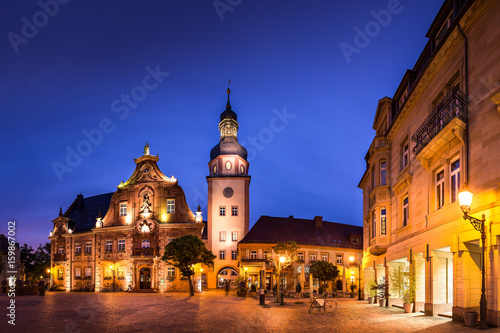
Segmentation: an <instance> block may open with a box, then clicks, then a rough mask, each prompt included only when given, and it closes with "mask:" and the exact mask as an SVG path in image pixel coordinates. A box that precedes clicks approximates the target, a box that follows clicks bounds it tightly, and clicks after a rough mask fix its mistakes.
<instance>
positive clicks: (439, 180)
mask: <svg viewBox="0 0 500 333" xmlns="http://www.w3.org/2000/svg"><path fill="white" fill-rule="evenodd" d="M443 205H444V170H441V171H440V172H438V173H436V209H439V208H441V207H443Z"/></svg>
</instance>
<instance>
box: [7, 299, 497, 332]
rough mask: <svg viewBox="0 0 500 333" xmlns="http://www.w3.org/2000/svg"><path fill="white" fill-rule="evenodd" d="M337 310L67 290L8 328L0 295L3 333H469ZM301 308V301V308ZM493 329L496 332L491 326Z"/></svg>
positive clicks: (449, 325)
mask: <svg viewBox="0 0 500 333" xmlns="http://www.w3.org/2000/svg"><path fill="white" fill-rule="evenodd" d="M334 300H335V301H337V302H338V308H337V311H336V312H335V313H332V312H331V310H328V311H327V312H326V313H317V312H315V313H312V314H309V311H308V310H309V300H308V299H306V298H302V299H293V298H287V299H286V304H285V305H284V306H281V305H279V304H277V303H274V301H275V299H274V298H269V297H266V306H260V305H259V300H258V298H248V297H247V298H242V297H237V296H236V295H234V294H233V293H231V294H229V295H228V296H226V295H225V292H224V291H222V290H220V291H219V290H217V291H215V290H210V291H207V292H204V293H202V294H200V293H197V294H196V295H195V296H194V297H190V296H189V295H188V294H185V293H165V294H135V293H123V292H120V293H100V294H94V293H64V292H49V293H47V294H46V296H44V297H41V296H21V297H18V298H17V299H16V326H15V327H14V326H11V325H9V324H7V319H8V317H7V316H6V306H7V305H8V301H9V299H8V297H7V296H6V295H5V294H2V295H1V296H0V306H1V308H2V311H1V312H2V314H3V315H2V317H1V318H2V319H1V322H0V332H2V333H3V332H75V333H76V332H82V333H84V332H120V333H124V332H148V333H149V332H259V333H260V332H322V333H324V332H363V333H364V332H377V333H380V332H453V333H456V332H472V331H476V330H477V329H475V328H469V327H465V326H464V325H463V324H462V323H457V322H453V321H451V319H447V318H441V317H426V316H424V315H423V314H417V313H415V314H405V313H403V310H402V309H398V308H381V307H379V306H378V305H373V304H367V302H366V301H358V300H357V299H350V298H335V299H334ZM297 301H299V303H302V304H298V303H297ZM490 330H491V331H495V329H490Z"/></svg>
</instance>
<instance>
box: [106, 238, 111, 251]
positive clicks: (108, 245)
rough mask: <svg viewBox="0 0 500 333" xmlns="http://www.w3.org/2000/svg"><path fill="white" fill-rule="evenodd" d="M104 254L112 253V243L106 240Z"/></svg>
mask: <svg viewBox="0 0 500 333" xmlns="http://www.w3.org/2000/svg"><path fill="white" fill-rule="evenodd" d="M105 251H106V252H111V251H113V241H110V240H107V241H106V247H105Z"/></svg>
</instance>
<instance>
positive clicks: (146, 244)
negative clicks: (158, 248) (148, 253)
mask: <svg viewBox="0 0 500 333" xmlns="http://www.w3.org/2000/svg"><path fill="white" fill-rule="evenodd" d="M150 245H151V243H150V242H149V240H147V239H145V240H143V241H142V246H141V247H142V248H143V249H147V248H149V246H150Z"/></svg>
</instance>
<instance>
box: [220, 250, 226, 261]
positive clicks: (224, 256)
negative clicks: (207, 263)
mask: <svg viewBox="0 0 500 333" xmlns="http://www.w3.org/2000/svg"><path fill="white" fill-rule="evenodd" d="M219 259H220V260H224V259H226V250H220V251H219Z"/></svg>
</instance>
